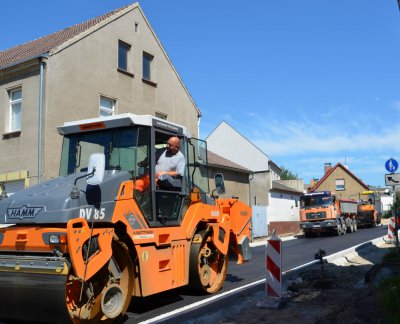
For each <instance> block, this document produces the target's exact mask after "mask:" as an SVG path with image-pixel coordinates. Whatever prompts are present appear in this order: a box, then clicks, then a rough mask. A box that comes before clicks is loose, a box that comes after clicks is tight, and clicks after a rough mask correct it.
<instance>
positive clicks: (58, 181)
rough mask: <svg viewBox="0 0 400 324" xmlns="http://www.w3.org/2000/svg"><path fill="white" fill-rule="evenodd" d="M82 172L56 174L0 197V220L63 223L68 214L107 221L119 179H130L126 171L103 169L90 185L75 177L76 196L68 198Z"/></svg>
mask: <svg viewBox="0 0 400 324" xmlns="http://www.w3.org/2000/svg"><path fill="white" fill-rule="evenodd" d="M83 175H84V173H77V174H72V175H69V176H66V177H58V178H55V179H51V180H48V181H45V182H42V183H39V184H37V185H34V186H32V187H30V188H27V189H25V190H22V191H19V192H17V193H15V194H13V195H12V196H10V197H8V198H6V199H3V200H1V201H0V224H43V223H65V222H67V221H68V220H70V219H72V218H77V217H84V218H86V219H87V220H95V221H111V218H112V215H113V212H114V207H115V199H116V196H117V194H118V191H119V188H120V186H121V183H122V182H124V181H127V180H129V179H130V175H129V173H128V172H126V171H119V170H109V171H105V173H104V179H103V182H102V183H101V184H100V185H97V186H92V185H88V184H87V183H86V178H85V177H84V178H82V179H79V180H77V184H76V186H77V188H78V190H79V198H76V199H72V198H71V190H72V189H73V187H74V182H75V179H76V178H78V177H80V176H83Z"/></svg>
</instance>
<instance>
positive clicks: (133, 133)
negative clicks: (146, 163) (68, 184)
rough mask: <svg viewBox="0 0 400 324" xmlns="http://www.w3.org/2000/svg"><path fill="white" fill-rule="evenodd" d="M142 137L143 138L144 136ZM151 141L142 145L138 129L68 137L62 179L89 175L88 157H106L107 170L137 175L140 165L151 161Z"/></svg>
mask: <svg viewBox="0 0 400 324" xmlns="http://www.w3.org/2000/svg"><path fill="white" fill-rule="evenodd" d="M140 133H141V135H142V136H143V134H142V133H143V132H140ZM145 133H146V132H145ZM142 136H140V137H142ZM143 137H145V136H143ZM148 138H149V137H147V140H146V141H145V142H141V141H140V138H139V129H138V128H120V129H113V130H109V131H98V132H90V133H77V134H70V135H66V136H65V137H64V141H63V147H62V153H61V164H60V175H61V176H66V175H68V174H72V173H79V172H86V171H87V166H88V162H89V157H90V155H91V154H93V153H103V154H104V155H105V161H106V170H107V169H108V170H123V171H129V172H130V173H132V176H133V175H136V174H137V171H138V170H137V169H138V162H140V161H143V160H145V159H146V157H148V151H149V150H148V149H149V145H148Z"/></svg>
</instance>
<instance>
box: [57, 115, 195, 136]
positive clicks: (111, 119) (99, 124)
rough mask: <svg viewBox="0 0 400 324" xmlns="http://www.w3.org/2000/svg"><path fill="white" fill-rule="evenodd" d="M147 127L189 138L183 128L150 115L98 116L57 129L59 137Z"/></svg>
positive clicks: (185, 129) (68, 123) (65, 124)
mask: <svg viewBox="0 0 400 324" xmlns="http://www.w3.org/2000/svg"><path fill="white" fill-rule="evenodd" d="M132 126H149V127H155V128H157V129H162V130H166V131H169V132H171V133H173V134H176V135H184V136H186V137H191V134H190V133H189V132H188V130H187V128H186V127H185V126H180V125H178V124H175V123H172V122H170V121H166V120H164V119H161V118H157V117H154V116H152V115H135V114H131V113H126V114H120V115H114V116H107V117H104V116H100V117H97V118H90V119H81V120H77V121H71V122H65V123H64V125H63V126H59V127H57V130H58V133H59V134H61V135H67V134H74V133H82V132H90V131H97V130H100V129H111V128H119V127H132Z"/></svg>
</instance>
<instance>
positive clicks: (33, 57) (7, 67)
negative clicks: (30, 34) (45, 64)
mask: <svg viewBox="0 0 400 324" xmlns="http://www.w3.org/2000/svg"><path fill="white" fill-rule="evenodd" d="M43 58H46V59H47V58H49V55H48V54H47V53H42V54H39V55H35V56H31V57H29V58H27V59H25V60H23V61H18V62H16V63H13V64H10V65H6V66H3V67H0V71H2V70H6V69H9V68H12V67H14V66H17V65H19V64H23V63H26V62H29V61H33V60H37V59H39V60H41V59H43Z"/></svg>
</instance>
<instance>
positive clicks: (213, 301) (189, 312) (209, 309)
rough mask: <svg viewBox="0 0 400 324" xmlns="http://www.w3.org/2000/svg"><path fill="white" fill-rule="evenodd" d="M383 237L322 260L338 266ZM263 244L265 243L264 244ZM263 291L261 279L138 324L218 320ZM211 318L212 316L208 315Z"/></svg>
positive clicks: (288, 272)
mask: <svg viewBox="0 0 400 324" xmlns="http://www.w3.org/2000/svg"><path fill="white" fill-rule="evenodd" d="M384 238H385V236H382V237H379V238H376V239H374V240H370V241H368V242H364V243H362V244H358V245H355V246H353V247H350V248H348V249H346V250H343V251H340V252H338V253H334V254H331V255H328V256H327V257H325V258H324V259H325V260H327V261H328V263H335V264H340V263H341V262H343V261H344V260H346V258H350V257H353V256H356V255H358V252H359V251H361V250H364V249H366V248H368V247H371V246H372V245H375V246H376V245H379V244H383V243H385V240H384ZM264 244H265V242H264ZM341 259H343V260H341ZM318 262H319V260H315V261H312V262H309V263H306V264H304V265H301V266H299V267H296V268H293V269H291V270H289V271H285V272H283V273H282V275H283V276H285V277H286V276H289V275H290V276H295V275H297V273H299V272H300V271H303V270H304V269H305V268H307V267H309V266H312V265H314V264H316V263H318ZM264 290H265V279H261V280H259V281H256V282H253V283H251V284H248V285H246V286H242V287H238V288H236V289H233V290H230V291H227V292H224V293H221V294H217V295H213V296H211V297H209V298H207V299H205V300H202V301H201V302H198V303H195V304H192V305H188V306H185V307H182V308H181V309H180V310H177V311H174V312H170V313H166V314H163V315H160V316H158V317H155V318H152V319H148V320H146V321H143V322H140V324H145V323H146V324H147V323H149V324H150V323H166V324H169V323H171V324H172V323H194V319H196V318H200V317H202V316H204V315H206V314H214V316H215V317H216V318H218V312H221V310H224V309H225V310H226V309H227V308H229V305H232V304H234V303H235V302H237V300H240V299H242V300H245V299H246V296H249V295H252V294H257V293H261V294H263V291H264ZM208 316H212V315H208Z"/></svg>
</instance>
